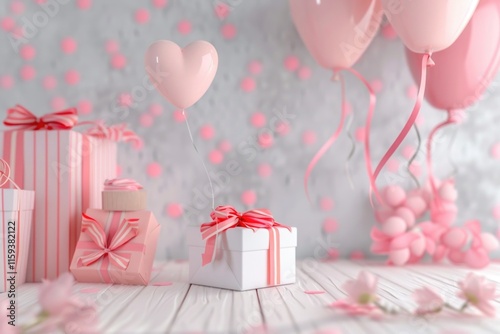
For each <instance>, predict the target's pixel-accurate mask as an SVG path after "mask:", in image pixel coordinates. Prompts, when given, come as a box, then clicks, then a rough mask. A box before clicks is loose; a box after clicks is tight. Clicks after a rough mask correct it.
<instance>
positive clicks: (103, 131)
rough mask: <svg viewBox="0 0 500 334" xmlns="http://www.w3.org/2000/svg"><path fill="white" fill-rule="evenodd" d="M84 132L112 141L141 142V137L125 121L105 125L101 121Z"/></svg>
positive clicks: (135, 143) (136, 143)
mask: <svg viewBox="0 0 500 334" xmlns="http://www.w3.org/2000/svg"><path fill="white" fill-rule="evenodd" d="M86 134H87V135H89V136H92V137H96V138H101V139H108V140H111V141H114V142H120V141H123V142H125V143H128V142H130V143H132V144H133V145H136V146H138V145H140V144H141V143H142V140H141V138H140V137H139V136H138V135H137V134H136V133H135V132H134V131H132V130H130V129H129V128H128V127H127V124H125V123H122V124H116V125H111V126H106V125H105V124H104V123H103V122H99V123H97V126H96V127H94V128H92V129H90V130H88V131H87V133H86Z"/></svg>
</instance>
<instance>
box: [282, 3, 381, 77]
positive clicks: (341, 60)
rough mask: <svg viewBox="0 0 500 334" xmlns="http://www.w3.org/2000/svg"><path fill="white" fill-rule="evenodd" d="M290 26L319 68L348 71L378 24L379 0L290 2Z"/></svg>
mask: <svg viewBox="0 0 500 334" xmlns="http://www.w3.org/2000/svg"><path fill="white" fill-rule="evenodd" d="M290 11H291V14H292V19H293V22H294V23H295V27H296V28H297V30H298V32H299V34H300V37H301V38H302V41H304V44H305V45H306V47H307V49H308V50H309V52H310V53H311V55H312V56H313V57H314V59H315V60H316V61H317V62H318V63H319V64H320V65H321V66H323V67H325V68H328V69H332V70H333V69H334V68H338V67H347V68H349V67H351V66H352V65H353V64H354V63H356V61H358V59H359V58H360V57H361V55H362V54H363V53H364V52H365V50H366V48H367V47H368V45H370V43H371V41H372V40H373V38H374V37H375V35H376V34H377V31H378V28H379V26H380V23H381V22H382V15H383V11H382V6H381V4H380V0H321V1H318V0H290Z"/></svg>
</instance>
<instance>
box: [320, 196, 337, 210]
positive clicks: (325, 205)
mask: <svg viewBox="0 0 500 334" xmlns="http://www.w3.org/2000/svg"><path fill="white" fill-rule="evenodd" d="M333 206H334V202H333V199H332V198H330V197H322V198H321V199H320V201H319V207H320V208H321V210H323V211H331V210H333Z"/></svg>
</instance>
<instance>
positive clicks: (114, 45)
mask: <svg viewBox="0 0 500 334" xmlns="http://www.w3.org/2000/svg"><path fill="white" fill-rule="evenodd" d="M104 47H105V49H106V52H107V53H109V54H113V53H116V52H118V50H119V49H120V46H119V45H118V42H117V41H115V40H113V39H110V40H107V41H106V44H105V45H104Z"/></svg>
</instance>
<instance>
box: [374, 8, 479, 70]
mask: <svg viewBox="0 0 500 334" xmlns="http://www.w3.org/2000/svg"><path fill="white" fill-rule="evenodd" d="M478 2H479V0H417V1H415V0H398V1H394V0H382V5H383V7H384V13H385V15H386V17H387V19H388V20H389V22H390V23H391V24H392V26H393V27H394V30H396V32H397V34H398V35H399V37H401V39H402V40H403V43H404V44H405V45H406V47H407V48H408V49H410V50H412V51H413V52H417V53H427V52H436V51H440V50H443V49H446V48H447V47H449V46H450V45H451V44H452V43H453V42H455V40H456V39H457V38H458V36H459V35H460V33H461V32H462V31H463V30H464V28H465V26H466V25H467V23H468V22H469V20H470V18H471V16H472V14H473V13H474V9H476V6H477V4H478ZM436 63H437V62H436Z"/></svg>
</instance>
